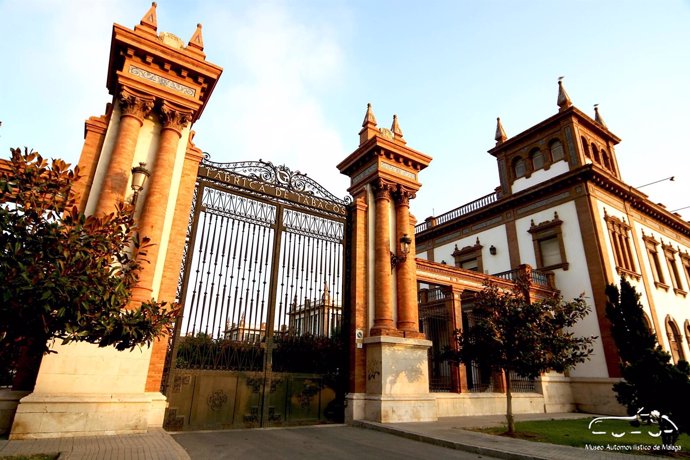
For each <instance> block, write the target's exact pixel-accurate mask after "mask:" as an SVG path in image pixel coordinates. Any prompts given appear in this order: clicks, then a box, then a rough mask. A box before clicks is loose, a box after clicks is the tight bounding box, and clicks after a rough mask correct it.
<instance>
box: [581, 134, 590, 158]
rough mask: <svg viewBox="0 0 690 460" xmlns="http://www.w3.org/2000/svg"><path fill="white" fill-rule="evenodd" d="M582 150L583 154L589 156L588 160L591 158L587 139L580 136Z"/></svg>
mask: <svg viewBox="0 0 690 460" xmlns="http://www.w3.org/2000/svg"><path fill="white" fill-rule="evenodd" d="M582 151H583V152H585V156H586V157H587V158H589V159H590V160H591V159H592V155H590V153H589V145H588V144H587V139H585V138H584V137H582Z"/></svg>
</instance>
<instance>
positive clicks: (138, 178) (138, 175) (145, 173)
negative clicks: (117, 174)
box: [131, 163, 151, 207]
mask: <svg viewBox="0 0 690 460" xmlns="http://www.w3.org/2000/svg"><path fill="white" fill-rule="evenodd" d="M149 176H151V172H150V171H149V170H148V169H146V163H139V166H135V167H133V168H132V185H131V187H132V191H133V192H134V195H132V206H135V207H136V205H137V198H139V192H141V191H142V190H144V184H145V183H146V179H148V178H149Z"/></svg>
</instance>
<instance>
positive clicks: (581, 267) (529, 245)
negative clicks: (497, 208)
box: [515, 202, 608, 377]
mask: <svg viewBox="0 0 690 460" xmlns="http://www.w3.org/2000/svg"><path fill="white" fill-rule="evenodd" d="M554 212H558V217H559V219H560V220H562V221H563V224H562V226H561V231H562V233H563V244H564V245H565V254H566V260H567V261H568V264H569V266H568V270H563V269H556V270H554V271H553V272H554V275H555V279H556V286H557V287H558V289H560V291H561V294H562V295H563V298H564V299H565V300H570V299H573V298H575V297H577V296H579V295H580V294H581V293H583V292H584V294H585V298H586V299H587V302H588V304H589V306H590V310H591V311H590V314H589V315H587V317H585V318H584V319H583V320H581V321H580V322H579V323H578V325H577V326H576V328H575V332H576V333H577V334H578V335H581V336H591V335H594V336H597V337H601V331H600V330H599V322H598V320H597V316H596V313H595V311H594V305H593V300H592V299H593V292H592V283H591V280H590V278H589V272H588V269H587V260H586V258H585V249H584V246H583V243H582V236H581V234H580V224H579V221H578V218H577V210H576V208H575V203H573V202H568V203H563V204H560V205H558V206H554V207H552V208H548V209H545V210H542V211H539V212H536V213H534V214H530V215H529V216H526V217H523V218H521V219H518V220H516V222H515V226H516V229H517V237H518V245H519V248H520V257H521V261H522V263H527V264H529V265H531V266H532V267H537V263H536V255H535V253H534V244H533V242H532V235H531V234H530V233H529V232H528V230H529V228H530V225H531V221H532V220H534V223H535V224H539V223H541V222H544V221H547V220H553V218H554ZM570 375H572V376H574V377H608V370H607V368H606V359H605V357H604V348H603V346H602V343H601V339H600V338H598V339H597V340H596V341H595V343H594V353H593V354H592V355H591V358H590V360H589V361H587V362H584V363H582V364H579V365H578V366H577V367H575V369H573V370H571V372H570Z"/></svg>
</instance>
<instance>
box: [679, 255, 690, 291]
mask: <svg viewBox="0 0 690 460" xmlns="http://www.w3.org/2000/svg"><path fill="white" fill-rule="evenodd" d="M680 262H681V263H682V264H683V271H684V272H685V280H686V281H687V282H688V284H687V285H688V287H690V254H688V253H687V252H683V253H681V254H680Z"/></svg>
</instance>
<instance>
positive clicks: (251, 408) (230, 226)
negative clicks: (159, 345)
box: [167, 154, 347, 427]
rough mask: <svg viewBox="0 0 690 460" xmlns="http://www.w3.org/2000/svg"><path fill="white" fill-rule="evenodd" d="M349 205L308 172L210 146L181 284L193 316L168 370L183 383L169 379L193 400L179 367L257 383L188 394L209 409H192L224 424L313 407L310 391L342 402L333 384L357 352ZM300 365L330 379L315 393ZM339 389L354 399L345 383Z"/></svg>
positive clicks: (281, 417)
mask: <svg viewBox="0 0 690 460" xmlns="http://www.w3.org/2000/svg"><path fill="white" fill-rule="evenodd" d="M209 168H213V170H211V169H209ZM228 171H230V172H228ZM271 187H272V188H271ZM278 188H280V190H283V189H285V190H290V191H291V192H296V193H299V194H301V195H300V196H297V197H295V196H288V195H286V194H285V192H282V191H281V192H279V189H278ZM311 196H313V197H314V198H313V201H312V198H308V197H311ZM305 197H307V198H305ZM346 214H347V205H346V202H345V200H338V199H337V198H335V196H334V195H332V194H330V193H328V192H327V191H326V190H325V189H323V187H321V186H320V185H318V184H316V183H315V182H313V181H312V180H311V179H309V178H308V177H306V175H304V174H302V173H299V172H292V171H290V170H289V169H288V168H286V167H284V166H274V165H272V164H271V163H265V162H238V163H225V164H222V163H213V162H211V161H210V160H209V158H208V155H207V154H205V159H204V161H203V163H202V166H201V167H200V171H199V177H198V178H197V187H196V190H195V194H194V199H193V212H192V215H191V217H190V221H189V224H188V228H187V239H186V241H187V244H186V247H185V251H184V256H183V261H184V265H183V268H182V270H181V277H180V279H181V281H180V283H179V287H178V297H179V301H180V303H181V304H182V305H183V315H182V317H181V318H180V319H179V320H178V321H177V324H176V333H175V339H174V340H175V341H174V344H173V346H172V347H171V348H172V352H171V353H170V355H171V356H173V360H174V361H173V362H172V364H171V365H169V368H170V371H169V372H170V374H171V376H170V377H169V378H167V381H171V382H174V383H173V384H172V385H170V386H172V387H175V388H176V389H177V391H178V392H177V393H175V392H174V391H172V390H173V389H172V388H168V393H167V394H168V396H169V397H171V398H185V397H187V398H189V396H188V392H186V391H180V389H181V387H182V385H181V382H180V380H179V376H181V375H189V374H190V373H192V374H193V375H194V379H195V385H204V383H201V382H203V380H202V379H205V378H212V379H214V380H213V386H216V387H217V386H219V385H220V383H219V382H218V381H217V380H216V379H232V380H234V381H238V382H239V381H243V382H245V383H244V385H246V387H244V388H246V391H240V392H239V393H238V394H236V395H233V394H226V393H225V392H223V391H222V390H217V391H214V392H213V393H211V394H209V395H208V397H207V398H206V399H205V400H203V399H202V400H200V401H197V402H192V401H187V402H184V401H183V404H187V405H191V404H201V405H203V406H206V407H205V408H200V407H198V406H195V407H197V408H196V409H192V408H191V407H190V408H189V410H191V411H193V412H194V413H199V414H202V413H206V414H210V412H208V411H209V410H210V411H211V412H216V413H217V414H216V415H215V416H211V415H208V417H210V419H209V420H213V422H212V423H221V424H223V426H227V423H230V424H232V423H235V424H240V426H257V425H258V426H270V425H271V424H272V423H288V424H289V423H290V414H291V413H294V410H295V408H294V407H293V409H290V407H287V406H285V404H288V405H289V404H296V405H297V406H299V407H302V403H303V402H304V401H306V400H305V399H304V398H305V397H307V396H309V397H310V398H313V399H314V401H316V398H319V402H318V404H317V406H318V407H325V406H326V405H327V404H328V402H330V401H331V400H332V398H333V396H332V395H333V392H332V391H331V390H326V387H330V388H335V387H336V386H337V387H338V388H340V385H341V384H340V383H338V382H339V381H340V379H342V376H341V374H340V373H339V369H340V368H342V367H343V366H344V362H345V360H346V356H345V346H344V345H343V338H342V332H343V327H342V320H343V308H344V305H343V299H342V296H343V283H344V277H343V266H344V262H345V259H344V248H343V245H344V239H345V234H344V233H345V223H346ZM207 373H209V374H208V375H209V376H208V377H205V376H206V375H207ZM298 374H299V375H300V376H305V375H309V376H310V377H309V378H310V379H311V381H312V382H321V383H320V384H319V385H320V386H318V388H317V387H314V388H312V387H309V390H308V391H307V393H309V394H308V395H307V394H303V393H304V392H303V391H302V387H301V386H300V385H295V384H294V383H292V382H293V379H295V378H297V377H296V376H297V375H298ZM342 375H344V374H342ZM300 378H303V377H300ZM206 384H209V383H206ZM312 386H313V385H312ZM240 387H242V386H241V385H238V388H240ZM298 388H299V390H298ZM300 391H301V392H302V393H300ZM219 392H220V393H219ZM293 393H294V394H293ZM338 394H339V397H341V398H342V397H343V396H344V391H338ZM185 395H187V396H185ZM238 398H244V401H239V400H238V402H237V404H234V405H233V407H234V408H235V409H233V410H236V411H241V412H238V413H237V414H230V416H231V417H232V420H234V421H235V422H230V421H229V422H227V423H226V422H219V421H218V420H219V419H218V418H215V419H214V418H213V417H220V418H223V417H225V415H221V414H220V413H219V412H222V411H221V410H220V409H221V408H222V407H225V406H224V404H225V403H226V402H227V401H230V400H231V399H232V400H237V399H238ZM322 398H330V399H328V400H325V401H323V400H322ZM281 404H282V406H281ZM310 404H311V403H310ZM310 404H307V406H309V407H312V405H310ZM314 404H316V402H314ZM322 405H323V406H322ZM172 406H175V407H178V408H179V407H180V403H179V402H176V403H175V404H173V403H172V402H171V407H172ZM185 407H187V406H185ZM304 410H306V411H307V412H309V413H310V414H311V413H312V412H313V411H312V410H311V409H304ZM204 411H206V412H204ZM334 415H335V418H336V419H338V418H339V417H340V415H337V414H334V413H333V411H331V412H330V415H324V414H323V413H322V414H320V415H319V414H315V415H313V416H314V417H316V418H315V419H314V420H315V421H318V420H319V419H321V421H323V417H333V416H334ZM310 416H311V415H310ZM199 417H201V418H198V420H202V418H203V417H204V416H202V415H199ZM296 417H297V415H296ZM303 421H304V420H303V419H300V423H301V422H303ZM174 423H177V421H174ZM185 423H192V422H191V421H190V420H186V421H185ZM198 423H204V422H198ZM186 426H187V425H186ZM236 426H237V425H236ZM199 427H201V426H199Z"/></svg>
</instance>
